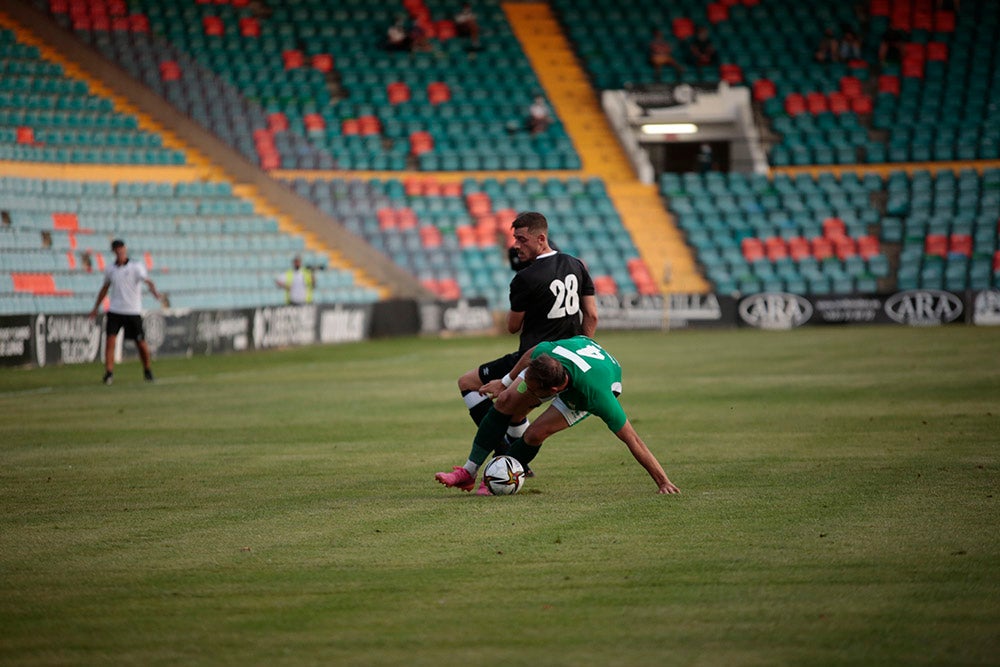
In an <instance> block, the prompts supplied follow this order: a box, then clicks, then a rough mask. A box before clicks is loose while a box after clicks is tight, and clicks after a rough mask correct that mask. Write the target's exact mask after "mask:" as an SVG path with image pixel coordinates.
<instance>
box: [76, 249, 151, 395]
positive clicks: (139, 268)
mask: <svg viewBox="0 0 1000 667" xmlns="http://www.w3.org/2000/svg"><path fill="white" fill-rule="evenodd" d="M111 252H113V253H114V254H115V263H114V264H112V265H110V266H109V267H108V268H107V269H105V270H104V284H103V285H101V290H100V291H99V292H98V293H97V301H96V302H95V303H94V309H93V310H91V311H90V319H96V318H97V310H98V309H99V308H100V307H101V303H102V302H103V301H104V297H105V296H108V295H109V293H110V297H111V303H110V304H109V307H108V314H107V318H106V320H105V321H106V324H105V329H104V330H105V334H106V336H107V337H106V339H105V344H104V379H103V380H102V381H103V382H104V384H107V385H110V384H111V383H113V382H114V378H115V345H116V343H117V342H118V334H119V333H120V332H121V330H122V329H125V338H129V339H131V340H133V341H135V347H136V349H137V350H138V351H139V359H140V360H141V361H142V373H143V377H145V378H146V382H152V381H153V371H152V370H151V368H150V354H149V346H148V345H147V344H146V332H145V331H144V330H143V328H142V284H143V283H146V286H147V287H148V288H149V292H150V294H152V295H153V297H154V298H156V299H159V298H160V294H159V292H157V291H156V285H154V284H153V281H152V280H150V279H149V276H148V275H147V273H146V265H145V264H143V263H142V262H133V261H130V260H129V257H128V248H126V247H125V242H124V241H122V240H121V239H115V240H114V241H112V242H111Z"/></svg>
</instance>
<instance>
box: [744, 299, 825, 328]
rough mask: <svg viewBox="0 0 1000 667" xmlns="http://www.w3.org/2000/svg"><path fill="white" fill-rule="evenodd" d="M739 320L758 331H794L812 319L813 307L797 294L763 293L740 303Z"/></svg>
mask: <svg viewBox="0 0 1000 667" xmlns="http://www.w3.org/2000/svg"><path fill="white" fill-rule="evenodd" d="M739 312H740V319H742V320H743V321H744V322H746V323H747V324H749V325H750V326H752V327H757V328H758V329H772V330H782V329H794V328H795V327H798V326H802V325H803V324H805V323H806V322H808V321H809V318H810V317H812V314H813V307H812V304H811V303H809V301H808V300H807V299H805V298H803V297H801V296H798V295H797V294H788V293H786V292H763V293H761V294H754V295H753V296H748V297H747V298H745V299H743V300H742V301H740V308H739Z"/></svg>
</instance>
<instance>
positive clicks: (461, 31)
mask: <svg viewBox="0 0 1000 667" xmlns="http://www.w3.org/2000/svg"><path fill="white" fill-rule="evenodd" d="M455 32H457V33H458V35H459V37H468V38H469V42H470V43H471V44H472V46H473V48H479V22H478V21H477V20H476V13H475V12H473V11H472V6H471V5H470V4H469V3H465V4H464V5H462V9H461V10H460V11H459V12H458V13H457V14H455Z"/></svg>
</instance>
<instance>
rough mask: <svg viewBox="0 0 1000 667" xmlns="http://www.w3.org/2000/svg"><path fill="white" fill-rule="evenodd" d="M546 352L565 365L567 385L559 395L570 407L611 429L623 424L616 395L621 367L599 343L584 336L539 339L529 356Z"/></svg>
mask: <svg viewBox="0 0 1000 667" xmlns="http://www.w3.org/2000/svg"><path fill="white" fill-rule="evenodd" d="M542 354H547V355H548V356H550V357H552V358H553V359H555V360H556V361H558V362H559V363H560V364H562V366H563V368H565V369H566V372H567V373H568V374H569V386H568V387H566V389H564V390H563V391H561V392H559V398H560V399H561V400H562V402H563V403H565V404H566V405H567V406H568V407H569V408H570V409H571V410H579V411H583V412H589V413H590V414H593V415H597V416H598V417H600V418H601V419H602V420H603V421H604V423H605V424H607V425H608V428H609V429H611V432H612V433H617V432H618V431H620V430H621V428H622V427H623V426H625V421H626V419H627V417H626V416H625V411H624V410H623V409H622V406H621V404H620V403H619V402H618V395H619V394H620V393H622V367H621V365H620V364H619V363H618V360H617V359H615V358H614V357H612V356H611V355H610V354H609V353H608V352H607V351H606V350H605V349H604V348H603V347H601V346H600V345H598V344H597V343H595V342H594V341H593V340H591V339H590V338H587V337H586V336H574V337H573V338H566V339H564V340H556V341H551V342H545V343H539V344H538V345H536V346H535V351H534V352H532V354H531V358H532V359H534V358H535V357H538V356H539V355H542Z"/></svg>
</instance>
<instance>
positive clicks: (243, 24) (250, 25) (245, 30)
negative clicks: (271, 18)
mask: <svg viewBox="0 0 1000 667" xmlns="http://www.w3.org/2000/svg"><path fill="white" fill-rule="evenodd" d="M239 27H240V35H241V36H243V37H260V22H258V21H257V19H255V18H254V17H252V16H244V17H242V18H241V19H240V20H239Z"/></svg>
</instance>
